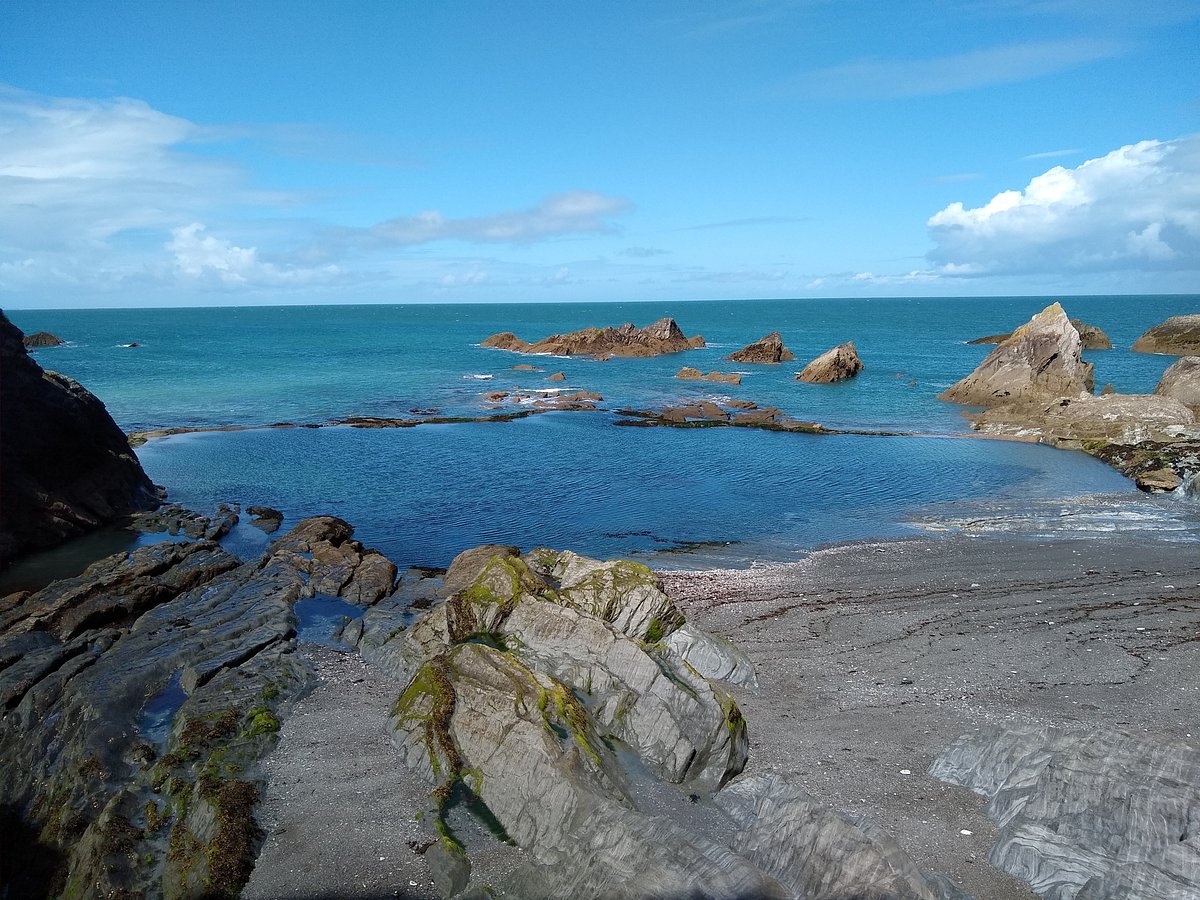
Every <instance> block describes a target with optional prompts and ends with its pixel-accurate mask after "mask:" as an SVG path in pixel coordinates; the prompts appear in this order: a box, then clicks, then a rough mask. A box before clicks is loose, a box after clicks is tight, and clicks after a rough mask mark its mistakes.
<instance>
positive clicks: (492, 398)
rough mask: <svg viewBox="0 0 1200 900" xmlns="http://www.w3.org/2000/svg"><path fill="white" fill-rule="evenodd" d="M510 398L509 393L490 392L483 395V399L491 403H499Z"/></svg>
mask: <svg viewBox="0 0 1200 900" xmlns="http://www.w3.org/2000/svg"><path fill="white" fill-rule="evenodd" d="M507 396H508V391H488V392H487V393H486V394H484V395H483V399H484V400H486V401H488V402H489V403H499V402H500V401H501V400H503V399H504V398H505V397H507Z"/></svg>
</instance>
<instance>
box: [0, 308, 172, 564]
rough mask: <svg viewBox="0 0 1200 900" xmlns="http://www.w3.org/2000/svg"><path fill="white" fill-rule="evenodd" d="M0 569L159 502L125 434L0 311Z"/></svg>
mask: <svg viewBox="0 0 1200 900" xmlns="http://www.w3.org/2000/svg"><path fill="white" fill-rule="evenodd" d="M0 370H2V371H3V377H2V378H0V409H3V415H0V479H2V483H0V568H2V567H3V566H5V565H6V564H7V563H8V562H9V561H11V560H12V559H13V558H14V557H16V556H18V555H20V554H23V553H28V552H30V551H33V550H40V549H45V548H48V547H53V546H55V545H56V544H60V543H62V542H63V541H65V540H66V539H68V538H71V537H75V536H77V535H80V534H83V533H85V532H87V531H91V530H92V529H95V528H98V527H100V526H101V525H104V524H106V523H108V522H112V521H114V520H115V519H118V518H120V517H121V516H123V515H126V514H128V513H130V512H132V511H135V510H141V509H149V508H151V507H153V506H155V505H157V503H158V495H157V493H156V492H155V489H154V485H153V484H151V482H150V479H149V478H147V477H146V473H145V472H143V471H142V467H141V464H140V463H138V461H137V457H135V456H134V455H133V451H132V450H130V448H129V441H128V440H126V438H125V435H124V434H123V433H122V432H121V429H120V428H118V427H117V425H116V423H115V422H114V421H113V420H112V416H110V415H109V414H108V411H107V410H106V409H105V408H104V404H102V403H101V402H100V401H99V400H98V399H96V397H95V396H94V395H93V394H91V393H90V392H89V391H87V390H86V389H85V388H84V387H83V386H82V385H80V384H79V383H78V382H76V381H73V380H72V379H70V378H67V377H66V376H65V375H59V374H57V373H56V372H46V371H43V370H42V367H41V366H39V365H38V364H37V363H36V362H34V361H33V359H32V358H31V357H30V356H29V353H28V351H27V350H26V348H25V345H24V343H23V341H22V334H21V331H20V329H18V328H17V327H16V326H15V325H13V324H12V323H11V322H9V321H8V319H7V318H6V317H5V316H4V314H3V313H0Z"/></svg>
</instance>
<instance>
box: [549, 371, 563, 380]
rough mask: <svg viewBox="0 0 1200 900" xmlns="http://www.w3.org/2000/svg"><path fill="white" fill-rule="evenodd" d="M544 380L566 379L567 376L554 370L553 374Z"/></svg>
mask: <svg viewBox="0 0 1200 900" xmlns="http://www.w3.org/2000/svg"><path fill="white" fill-rule="evenodd" d="M546 380H547V381H566V380H567V376H566V375H564V374H563V373H562V372H555V373H554V374H553V375H551V376H549V377H548V378H547V379H546Z"/></svg>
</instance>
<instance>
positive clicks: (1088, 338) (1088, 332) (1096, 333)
mask: <svg viewBox="0 0 1200 900" xmlns="http://www.w3.org/2000/svg"><path fill="white" fill-rule="evenodd" d="M1071 324H1072V325H1073V326H1074V327H1075V330H1076V331H1078V332H1079V339H1080V340H1081V341H1082V342H1083V349H1084V350H1111V349H1112V339H1111V338H1109V336H1108V335H1107V334H1105V333H1104V332H1103V331H1102V330H1100V329H1099V328H1097V327H1096V326H1095V325H1089V324H1088V323H1087V322H1084V321H1083V320H1082V319H1072V320H1071ZM1010 337H1012V332H1011V331H1008V332H1005V333H1004V334H989V335H987V337H981V338H975V340H973V341H967V343H968V344H972V345H975V344H1000V343H1003V342H1004V341H1006V340H1008V339H1009V338H1010Z"/></svg>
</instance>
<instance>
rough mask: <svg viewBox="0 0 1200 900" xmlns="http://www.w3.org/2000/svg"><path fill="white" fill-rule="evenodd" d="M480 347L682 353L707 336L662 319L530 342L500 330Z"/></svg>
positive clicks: (614, 353)
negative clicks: (640, 326) (639, 326)
mask: <svg viewBox="0 0 1200 900" xmlns="http://www.w3.org/2000/svg"><path fill="white" fill-rule="evenodd" d="M480 346H482V347H490V348H493V349H497V350H510V351H513V352H516V353H547V354H551V355H554V356H593V357H596V358H602V359H603V358H608V357H613V356H632V357H646V356H660V355H662V354H664V353H680V352H682V351H684V350H694V349H696V348H698V347H703V346H704V338H702V337H699V336H695V337H691V338H689V337H688V336H687V335H685V334H684V333H683V332H682V331H681V330H680V328H679V326H678V325H677V324H676V323H675V320H674V319H669V318H664V319H659V320H658V321H657V322H654V323H653V324H652V325H648V326H646V327H645V328H638V327H637V326H635V325H634V324H632V323H631V322H626V323H625V324H624V325H621V326H620V327H618V328H613V327H611V326H610V327H608V328H584V329H581V330H579V331H572V332H569V333H567V334H552V335H550V336H549V337H547V338H543V339H542V340H540V341H536V342H534V343H530V342H529V341H524V340H522V339H521V338H519V337H517V336H516V335H515V334H513V333H512V332H511V331H504V332H500V333H499V334H494V335H492V336H491V337H489V338H486V339H485V340H484V341H482V342H481V344H480Z"/></svg>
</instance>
